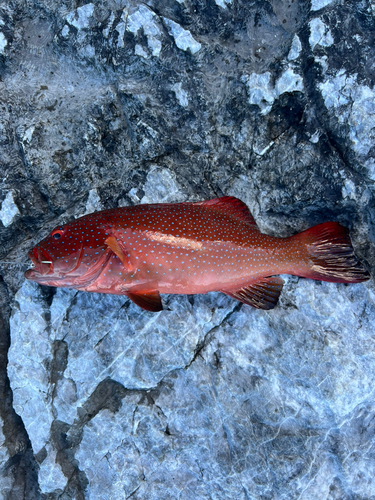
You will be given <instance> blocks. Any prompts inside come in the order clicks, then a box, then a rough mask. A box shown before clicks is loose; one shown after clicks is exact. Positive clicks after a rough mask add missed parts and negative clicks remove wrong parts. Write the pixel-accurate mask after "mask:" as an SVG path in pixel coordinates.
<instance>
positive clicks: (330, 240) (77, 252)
mask: <svg viewBox="0 0 375 500" xmlns="http://www.w3.org/2000/svg"><path fill="white" fill-rule="evenodd" d="M29 257H30V258H31V260H32V261H33V264H34V268H33V269H29V270H28V271H26V273H25V276H26V278H28V279H30V280H33V281H36V282H37V283H40V284H43V285H50V286H56V287H60V286H61V287H69V288H75V289H77V290H85V291H87V292H100V293H112V294H117V295H127V296H128V297H129V298H130V299H131V300H133V301H134V302H135V303H136V304H137V305H138V306H140V307H142V308H143V309H146V310H149V311H160V310H161V309H162V308H163V307H162V303H161V299H160V293H176V294H194V293H207V292H211V291H221V292H224V293H226V294H227V295H230V296H231V297H233V298H235V299H237V300H240V301H241V302H244V303H245V304H249V305H251V306H253V307H256V308H260V309H272V308H273V307H275V305H276V303H277V301H278V298H279V295H280V292H281V289H282V286H283V283H284V282H283V280H282V279H281V278H279V277H277V276H275V275H277V274H294V275H296V276H302V277H305V278H312V279H316V280H322V281H331V282H339V283H358V282H360V281H365V280H368V279H369V278H370V275H369V273H368V272H367V271H366V270H365V268H364V267H363V266H362V264H361V263H360V262H359V261H358V260H357V258H356V257H355V255H354V251H353V248H352V245H351V242H350V238H349V231H348V229H346V228H345V227H342V226H340V224H338V223H337V222H326V223H324V224H319V225H317V226H315V227H312V228H311V229H308V230H307V231H304V232H302V233H299V234H296V235H294V236H291V237H289V238H275V237H272V236H267V235H266V234H262V233H261V232H260V231H259V229H258V228H257V226H256V223H255V221H254V219H253V217H252V216H251V214H250V212H249V209H248V208H247V206H246V205H245V204H244V203H243V202H241V201H240V200H238V199H237V198H233V197H229V196H225V197H223V198H217V199H214V200H210V201H203V202H198V203H175V204H172V203H170V204H154V205H138V206H134V207H124V208H114V209H110V210H104V211H102V212H96V213H93V214H90V215H85V216H84V217H81V218H79V219H77V220H74V221H72V222H70V223H68V224H64V225H63V226H59V227H57V228H56V229H54V230H53V231H52V233H51V234H50V235H49V236H47V238H45V239H44V240H42V241H41V242H40V243H38V245H36V247H35V248H34V249H33V250H32V251H30V252H29Z"/></svg>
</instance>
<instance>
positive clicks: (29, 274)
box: [25, 247, 53, 280]
mask: <svg viewBox="0 0 375 500" xmlns="http://www.w3.org/2000/svg"><path fill="white" fill-rule="evenodd" d="M27 255H28V257H29V259H30V260H31V262H32V263H33V264H34V267H33V268H32V269H28V270H27V271H26V272H25V277H26V278H27V279H31V280H33V279H37V278H39V277H44V276H46V275H51V274H53V263H52V259H51V257H50V255H49V254H48V252H46V251H45V250H43V249H39V248H38V247H35V248H33V249H32V250H30V252H28V254H27ZM42 261H50V262H51V264H46V263H44V262H42Z"/></svg>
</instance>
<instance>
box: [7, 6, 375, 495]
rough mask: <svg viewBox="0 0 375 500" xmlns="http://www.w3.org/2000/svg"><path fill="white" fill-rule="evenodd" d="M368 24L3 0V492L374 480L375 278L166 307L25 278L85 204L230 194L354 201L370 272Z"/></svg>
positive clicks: (304, 208) (220, 488)
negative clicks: (270, 304) (42, 247)
mask: <svg viewBox="0 0 375 500" xmlns="http://www.w3.org/2000/svg"><path fill="white" fill-rule="evenodd" d="M348 20H350V22H349V21H348ZM373 23H374V10H373V7H372V5H371V4H370V2H369V1H368V0H364V1H362V2H351V1H350V2H338V1H329V0H312V2H304V1H302V0H301V1H297V0H295V1H287V2H278V1H274V0H269V1H265V2H242V3H241V2H238V1H237V0H215V1H207V2H203V3H202V2H195V1H193V2H185V1H183V0H181V1H180V0H179V1H175V0H166V1H163V2H154V1H150V2H147V3H141V2H137V1H136V2H128V1H124V2H122V3H114V2H110V3H108V2H99V3H88V4H79V6H78V7H77V5H76V4H75V3H72V2H65V3H63V4H61V3H58V2H55V1H54V0H50V1H49V2H47V3H45V4H43V7H42V6H41V4H40V3H37V2H34V3H32V2H31V3H28V4H27V6H26V5H25V6H22V8H21V6H20V5H17V3H8V4H4V5H2V6H1V7H0V106H1V113H0V164H1V169H2V174H3V175H2V184H1V191H0V203H1V208H0V241H1V262H0V269H1V276H2V278H1V280H0V361H1V363H0V367H1V370H0V390H1V398H0V422H1V426H0V490H1V493H0V497H1V498H4V500H8V499H12V500H13V499H17V500H19V499H27V500H28V499H32V500H33V499H38V498H42V499H43V500H47V499H51V500H52V499H56V498H59V499H61V500H68V499H73V498H76V499H82V500H83V499H85V500H86V499H87V500H88V499H90V500H93V499H99V498H103V499H107V498H108V499H120V498H121V499H122V498H124V499H125V498H134V499H139V500H143V499H146V498H147V499H150V500H153V499H155V500H160V499H163V500H164V499H177V498H179V499H181V500H182V499H186V500H190V499H192V498H196V499H202V500H203V499H209V498H212V499H220V500H223V499H228V500H229V499H233V498H235V499H244V500H249V499H251V500H253V499H254V500H255V499H281V498H283V499H287V498H299V499H301V500H310V499H311V500H315V499H317V498H319V499H326V498H327V499H328V498H329V499H332V498H337V499H340V500H341V499H348V500H349V499H363V500H365V499H366V500H371V499H375V493H374V492H375V484H374V477H375V456H374V442H375V440H374V436H375V427H374V415H375V408H374V389H373V380H374V376H375V359H374V357H375V355H374V335H373V324H374V319H375V292H374V287H373V282H372V280H371V281H369V282H367V283H363V284H357V285H348V286H346V285H343V284H329V283H321V282H315V281H310V280H304V279H299V278H296V277H288V276H284V279H285V280H286V284H285V286H284V289H283V292H282V295H281V298H280V302H279V305H278V307H277V308H275V309H274V310H272V311H269V312H265V311H258V310H254V309H251V308H250V307H248V306H245V305H242V304H240V303H238V302H236V301H234V300H232V299H231V298H229V297H228V296H225V295H222V294H219V293H211V294H207V295H202V296H198V295H197V296H172V295H171V296H164V297H163V302H164V305H165V309H164V311H162V312H160V313H156V314H155V313H148V312H145V311H143V310H141V309H139V308H138V307H137V306H136V305H135V304H133V303H131V302H130V301H129V300H128V299H126V298H125V297H117V296H106V295H100V294H88V293H83V292H76V291H74V290H67V289H51V288H47V287H40V286H38V285H35V284H33V283H31V282H26V281H25V280H24V277H23V272H24V270H25V269H27V261H28V259H27V251H28V250H30V249H31V248H32V247H33V245H34V244H35V243H36V242H37V241H39V240H40V239H41V238H43V237H44V236H45V235H47V234H48V233H49V232H50V231H51V229H53V227H55V226H56V225H58V224H61V223H64V222H66V221H68V220H70V219H73V218H74V217H78V216H81V215H83V214H85V213H89V212H91V211H93V210H100V209H105V208H110V207H116V206H128V205H133V204H138V203H152V202H179V201H188V200H189V201H198V200H202V199H209V198H213V197H216V196H221V195H224V194H225V195H232V196H237V197H239V198H240V199H242V200H243V201H244V202H245V203H246V204H247V205H248V206H249V208H250V210H251V212H252V213H253V215H254V217H255V219H256V221H257V223H258V225H259V227H260V229H261V230H262V231H263V232H266V233H268V234H272V235H276V236H283V237H285V236H289V235H291V234H293V233H296V232H298V231H301V230H304V229H306V228H308V227H310V226H312V225H314V224H317V223H321V222H324V221H327V220H337V221H339V222H340V223H342V224H343V225H345V226H347V227H349V228H350V230H351V236H352V241H353V244H354V246H355V249H356V252H357V254H358V256H359V257H361V259H362V260H363V261H364V262H365V263H366V265H367V266H368V268H369V270H370V271H371V272H372V273H373V271H374V266H375V252H374V240H375V232H374V226H373V224H374V223H373V221H374V219H375V211H374V207H375V203H374V181H375V149H374V146H373V142H374V141H373V139H374V130H375V110H374V109H375V108H374V88H373V82H374V80H375V75H374V52H373V39H372V35H373ZM8 262H13V263H15V265H10V264H8Z"/></svg>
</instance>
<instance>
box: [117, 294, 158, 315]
mask: <svg viewBox="0 0 375 500" xmlns="http://www.w3.org/2000/svg"><path fill="white" fill-rule="evenodd" d="M125 295H127V296H128V297H129V299H130V300H132V301H133V302H134V304H137V306H139V307H141V308H142V309H145V310H146V311H152V312H158V311H162V310H163V305H162V303H161V298H160V293H159V292H158V291H157V290H149V291H146V292H126V293H125Z"/></svg>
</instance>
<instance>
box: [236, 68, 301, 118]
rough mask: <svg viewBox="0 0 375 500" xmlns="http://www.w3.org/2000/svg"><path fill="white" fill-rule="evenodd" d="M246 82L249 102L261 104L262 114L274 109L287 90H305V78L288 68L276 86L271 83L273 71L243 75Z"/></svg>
mask: <svg viewBox="0 0 375 500" xmlns="http://www.w3.org/2000/svg"><path fill="white" fill-rule="evenodd" d="M242 81H244V82H245V83H246V86H247V93H248V95H249V103H250V104H255V105H256V106H259V107H260V109H261V110H262V115H266V114H267V113H269V112H270V111H271V109H272V105H273V103H274V101H275V99H277V98H278V97H279V96H280V95H281V94H283V93H285V92H295V91H300V92H303V90H304V87H303V80H302V77H301V76H300V75H298V74H297V73H294V71H293V70H292V69H291V68H288V69H287V70H286V71H284V73H283V74H282V75H281V76H280V78H279V79H278V80H277V81H276V85H275V87H273V85H272V83H271V73H270V72H269V71H266V72H265V73H261V74H258V73H252V74H251V75H249V76H247V75H244V76H243V77H242Z"/></svg>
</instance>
